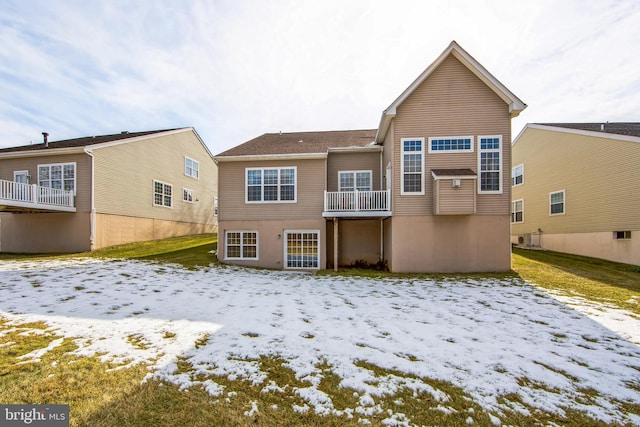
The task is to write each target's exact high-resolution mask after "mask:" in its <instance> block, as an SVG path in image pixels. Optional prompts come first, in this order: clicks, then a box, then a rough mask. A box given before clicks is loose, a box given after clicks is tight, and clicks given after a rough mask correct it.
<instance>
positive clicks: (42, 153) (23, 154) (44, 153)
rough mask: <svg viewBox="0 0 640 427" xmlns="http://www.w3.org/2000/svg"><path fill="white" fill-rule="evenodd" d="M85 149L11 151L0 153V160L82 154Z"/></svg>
mask: <svg viewBox="0 0 640 427" xmlns="http://www.w3.org/2000/svg"><path fill="white" fill-rule="evenodd" d="M84 149H85V147H65V148H41V149H38V150H28V151H11V152H8V153H0V159H19V158H27V157H48V156H63V155H65V154H82V153H84Z"/></svg>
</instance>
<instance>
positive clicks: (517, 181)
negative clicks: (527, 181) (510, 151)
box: [511, 164, 524, 187]
mask: <svg viewBox="0 0 640 427" xmlns="http://www.w3.org/2000/svg"><path fill="white" fill-rule="evenodd" d="M522 184H524V164H519V165H518V166H514V167H513V169H511V186H512V187H515V186H516V185H522Z"/></svg>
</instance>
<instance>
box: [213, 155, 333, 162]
mask: <svg viewBox="0 0 640 427" xmlns="http://www.w3.org/2000/svg"><path fill="white" fill-rule="evenodd" d="M326 158H327V153H299V154H254V155H247V156H216V157H214V158H213V160H215V161H216V163H224V162H246V161H258V160H321V159H326Z"/></svg>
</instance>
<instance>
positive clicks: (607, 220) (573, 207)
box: [512, 128, 640, 235]
mask: <svg viewBox="0 0 640 427" xmlns="http://www.w3.org/2000/svg"><path fill="white" fill-rule="evenodd" d="M519 164H524V184H522V185H518V186H516V187H513V189H512V193H513V199H514V200H518V199H523V200H524V223H519V224H512V235H518V234H525V233H532V232H535V231H537V230H538V228H540V229H542V230H543V233H544V234H566V233H593V232H604V231H611V232H613V231H624V230H640V215H639V214H638V212H640V196H639V195H640V179H639V177H640V174H639V173H638V165H640V142H633V141H621V140H615V139H609V138H600V137H595V136H585V135H577V134H570V133H565V132H559V131H550V130H543V129H535V128H527V129H526V130H525V132H524V133H523V134H522V135H521V136H520V138H519V139H518V141H517V142H516V143H515V144H514V146H513V165H514V166H516V165H519ZM560 190H565V214H564V215H554V216H550V215H549V193H550V192H555V191H560Z"/></svg>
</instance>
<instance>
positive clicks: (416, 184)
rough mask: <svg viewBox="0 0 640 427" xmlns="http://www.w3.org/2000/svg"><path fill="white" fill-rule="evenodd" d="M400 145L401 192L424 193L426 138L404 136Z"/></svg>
mask: <svg viewBox="0 0 640 427" xmlns="http://www.w3.org/2000/svg"><path fill="white" fill-rule="evenodd" d="M400 145H401V150H402V151H401V153H400V169H401V170H402V179H401V182H400V185H401V187H400V194H407V195H409V194H415V195H419V194H424V138H402V139H401V140H400Z"/></svg>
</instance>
